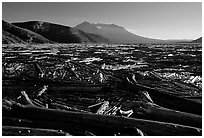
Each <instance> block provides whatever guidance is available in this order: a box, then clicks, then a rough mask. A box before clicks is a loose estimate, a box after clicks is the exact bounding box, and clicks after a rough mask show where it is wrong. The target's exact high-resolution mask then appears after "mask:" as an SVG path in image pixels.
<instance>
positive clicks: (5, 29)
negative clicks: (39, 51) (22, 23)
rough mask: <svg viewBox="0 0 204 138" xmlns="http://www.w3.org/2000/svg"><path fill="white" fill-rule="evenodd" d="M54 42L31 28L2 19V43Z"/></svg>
mask: <svg viewBox="0 0 204 138" xmlns="http://www.w3.org/2000/svg"><path fill="white" fill-rule="evenodd" d="M28 42H32V43H52V42H51V41H50V40H48V39H46V38H44V37H43V36H41V35H39V34H37V33H34V32H32V31H30V30H27V29H24V28H20V27H17V26H15V25H12V24H10V23H8V22H6V21H4V20H2V43H28Z"/></svg>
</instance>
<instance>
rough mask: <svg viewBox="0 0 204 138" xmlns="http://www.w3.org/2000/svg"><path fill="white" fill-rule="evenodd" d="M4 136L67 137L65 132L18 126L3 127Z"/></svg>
mask: <svg viewBox="0 0 204 138" xmlns="http://www.w3.org/2000/svg"><path fill="white" fill-rule="evenodd" d="M2 135H3V136H65V135H69V134H67V133H65V132H61V131H59V130H52V129H39V128H27V127H16V126H2Z"/></svg>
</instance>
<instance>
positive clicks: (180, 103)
mask: <svg viewBox="0 0 204 138" xmlns="http://www.w3.org/2000/svg"><path fill="white" fill-rule="evenodd" d="M120 88H121V89H124V90H127V91H129V92H132V93H136V91H137V90H146V91H147V92H148V93H149V95H150V97H151V99H152V100H153V101H154V103H155V104H157V105H160V106H162V107H165V108H168V109H173V110H178V111H182V112H187V113H192V114H197V115H202V104H200V103H197V102H194V101H191V100H187V99H184V98H181V97H177V96H174V95H170V94H167V93H162V92H161V91H158V90H156V89H153V88H150V87H148V86H144V85H141V84H134V85H132V84H126V85H125V86H122V87H121V86H120Z"/></svg>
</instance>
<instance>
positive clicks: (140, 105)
mask: <svg viewBox="0 0 204 138" xmlns="http://www.w3.org/2000/svg"><path fill="white" fill-rule="evenodd" d="M131 106H132V109H133V112H134V114H133V115H132V116H134V117H136V118H142V119H147V120H156V121H161V122H169V123H176V124H181V125H186V126H193V127H197V128H202V116H200V115H195V114H190V113H185V112H180V111H175V110H170V109H167V108H163V107H160V106H157V105H155V104H152V103H144V102H135V103H132V105H131ZM131 106H130V107H131Z"/></svg>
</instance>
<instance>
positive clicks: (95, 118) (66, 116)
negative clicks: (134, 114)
mask: <svg viewBox="0 0 204 138" xmlns="http://www.w3.org/2000/svg"><path fill="white" fill-rule="evenodd" d="M12 109H13V112H15V114H16V115H17V116H18V117H21V118H26V119H32V120H44V121H50V120H52V121H54V122H55V121H56V122H58V123H59V122H60V123H74V124H78V125H80V124H83V125H87V126H91V127H97V128H101V129H103V128H109V129H113V128H124V127H127V126H128V127H136V128H139V129H141V130H142V131H144V133H146V134H147V135H165V136H166V135H201V134H202V132H201V129H198V128H195V127H189V126H183V125H178V124H172V123H164V122H158V121H150V120H144V119H133V118H126V117H117V116H108V115H97V114H86V113H78V112H71V111H61V110H52V109H44V108H38V107H32V106H22V105H20V104H14V105H13V106H12ZM56 116H57V117H56Z"/></svg>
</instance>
